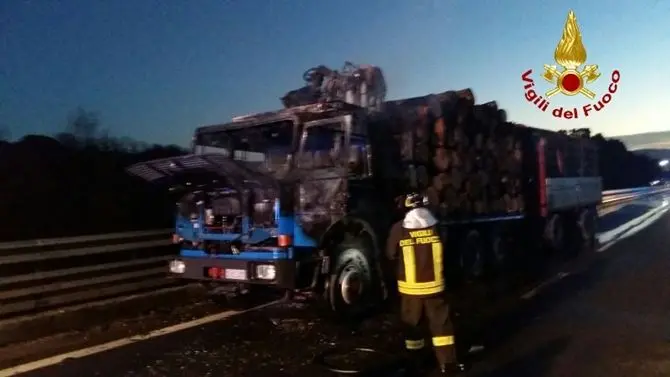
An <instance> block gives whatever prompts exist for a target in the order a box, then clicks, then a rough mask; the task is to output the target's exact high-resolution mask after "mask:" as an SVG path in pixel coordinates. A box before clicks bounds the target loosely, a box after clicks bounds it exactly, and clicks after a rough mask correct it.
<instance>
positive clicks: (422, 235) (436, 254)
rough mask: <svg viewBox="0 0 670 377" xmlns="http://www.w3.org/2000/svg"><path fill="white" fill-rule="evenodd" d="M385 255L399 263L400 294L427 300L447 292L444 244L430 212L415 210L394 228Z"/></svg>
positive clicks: (421, 209) (420, 209) (423, 209)
mask: <svg viewBox="0 0 670 377" xmlns="http://www.w3.org/2000/svg"><path fill="white" fill-rule="evenodd" d="M386 254H387V257H388V258H389V259H390V260H394V261H397V278H398V291H399V292H400V293H401V294H404V295H409V296H414V297H416V296H425V297H428V296H433V295H435V294H438V293H441V292H443V291H444V273H443V268H444V266H443V261H444V258H443V257H444V250H443V244H442V240H441V239H440V236H439V233H438V227H437V220H436V219H435V218H434V217H433V216H432V214H431V213H430V211H428V210H427V209H425V208H416V209H413V210H411V211H409V212H408V213H407V215H406V216H405V218H404V219H403V220H402V221H399V222H398V223H396V224H394V225H393V227H392V228H391V232H390V234H389V238H388V241H387V244H386Z"/></svg>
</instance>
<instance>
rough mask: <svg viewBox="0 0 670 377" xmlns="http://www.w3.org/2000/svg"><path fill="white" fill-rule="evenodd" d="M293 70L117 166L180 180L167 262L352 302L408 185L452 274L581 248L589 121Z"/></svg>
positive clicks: (228, 281)
mask: <svg viewBox="0 0 670 377" xmlns="http://www.w3.org/2000/svg"><path fill="white" fill-rule="evenodd" d="M305 79H306V81H307V85H306V86H305V87H304V88H301V89H299V90H296V91H292V92H289V93H288V94H287V95H286V96H284V97H283V98H282V101H283V103H284V106H285V107H284V108H283V109H280V110H277V111H274V112H267V113H260V114H254V115H249V116H244V117H238V118H234V119H233V121H232V122H230V123H228V124H223V125H212V126H206V127H201V128H198V129H197V130H196V131H195V135H194V137H193V145H192V153H191V154H189V155H186V156H181V157H175V158H167V159H160V160H153V161H148V162H144V163H139V164H136V165H134V166H132V167H130V168H128V171H129V172H130V173H131V174H134V175H136V176H139V177H142V178H144V179H146V180H147V181H150V182H155V183H158V184H165V185H169V186H170V187H171V188H172V189H174V190H176V191H178V192H181V195H182V197H181V200H180V201H179V202H178V204H177V206H178V209H177V216H176V229H175V233H174V237H173V241H174V243H176V244H178V245H179V248H180V252H179V256H178V258H176V259H175V260H174V261H172V262H171V263H170V272H171V273H173V274H175V275H178V276H181V277H182V278H184V279H190V280H194V281H201V282H203V283H206V284H209V285H218V286H221V287H227V288H230V289H236V290H246V289H248V288H249V287H254V286H272V287H276V288H277V289H282V290H286V291H287V292H295V291H296V290H306V291H310V292H315V293H317V294H318V296H320V297H323V298H324V299H325V300H326V302H327V303H328V304H329V306H330V307H331V308H332V310H333V311H334V312H336V313H338V314H341V315H351V314H355V313H361V312H364V311H366V310H367V309H370V308H371V307H374V306H375V305H377V304H379V303H380V301H381V300H382V299H383V298H384V295H383V291H384V287H385V286H388V285H389V284H391V285H392V284H393V277H392V276H388V274H387V273H386V271H388V269H387V268H386V267H385V266H386V263H385V261H384V259H383V254H384V253H383V248H384V245H385V242H386V237H387V232H388V230H389V229H390V226H391V224H392V223H393V222H394V221H397V220H398V219H399V218H400V217H399V216H401V215H402V214H401V211H400V208H399V200H398V199H399V198H401V197H402V196H403V195H404V194H406V193H407V192H410V191H418V192H421V193H424V194H425V195H426V196H427V197H428V198H429V205H430V206H431V207H432V209H433V210H434V211H435V213H437V214H438V215H439V219H440V229H441V232H442V233H443V234H442V237H443V239H444V240H445V242H446V252H447V258H445V263H446V266H445V269H444V271H445V274H446V275H447V276H445V277H446V279H447V281H448V282H449V284H451V285H452V286H454V287H459V286H462V285H463V284H464V283H465V282H471V281H490V280H491V277H492V276H495V277H496V278H503V279H504V278H506V277H509V276H510V275H511V274H513V275H523V276H534V275H536V274H537V273H538V272H539V271H542V270H543V268H544V266H545V265H546V263H548V261H550V260H555V259H556V258H555V256H557V255H558V256H559V257H560V256H565V258H569V257H573V256H574V255H575V254H578V252H579V251H582V250H590V249H592V248H593V245H594V242H595V221H596V216H597V213H596V205H597V204H598V203H599V202H600V200H601V196H602V193H601V179H600V177H599V176H598V169H597V167H598V162H597V150H596V149H595V146H594V144H593V143H592V142H591V141H590V139H589V136H588V135H587V134H586V135H585V134H584V133H583V132H582V133H579V132H573V133H572V134H570V135H568V134H564V133H563V134H562V133H556V132H551V131H546V130H541V129H536V128H532V127H526V126H522V125H519V124H515V123H511V122H508V121H507V119H506V114H505V112H504V111H503V110H501V109H498V107H497V105H496V103H494V102H489V103H486V104H481V105H475V103H474V96H473V94H472V91H470V90H469V89H466V90H460V91H447V92H444V93H440V94H430V95H426V96H422V97H416V98H410V99H403V100H395V101H386V100H385V99H384V97H385V91H386V86H385V83H384V79H383V76H382V74H381V70H379V69H378V68H376V67H371V66H353V65H349V66H346V67H345V69H344V70H342V72H337V71H332V70H328V69H326V68H325V67H317V68H315V69H312V70H310V71H308V72H306V74H305ZM392 289H393V288H392V287H390V289H389V290H391V291H392Z"/></svg>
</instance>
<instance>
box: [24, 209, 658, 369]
mask: <svg viewBox="0 0 670 377" xmlns="http://www.w3.org/2000/svg"><path fill="white" fill-rule="evenodd" d="M669 232H670V216H669V215H665V216H663V217H662V218H661V219H660V220H659V221H657V222H655V223H654V224H652V225H651V226H649V227H648V228H647V229H645V230H643V231H641V232H640V233H638V234H636V235H633V236H631V237H629V238H626V239H623V240H622V241H620V242H619V243H617V244H616V245H614V246H613V247H611V248H609V249H607V250H606V252H603V253H599V254H597V255H596V256H594V258H595V261H593V263H588V264H586V263H581V264H578V265H576V266H574V270H572V271H570V272H572V274H571V275H570V276H568V277H567V278H565V279H563V280H562V281H561V282H560V283H558V284H555V285H552V286H551V287H549V288H548V289H545V290H544V291H543V292H542V293H541V294H539V295H537V296H535V297H534V298H533V299H532V300H529V301H528V303H527V304H526V305H525V306H524V307H522V308H521V309H519V311H518V312H516V313H512V314H511V315H509V316H505V317H503V318H501V319H500V320H499V321H498V322H495V323H492V324H490V328H491V329H495V331H488V332H486V334H487V339H486V340H487V342H486V343H487V344H488V345H489V347H488V350H487V352H485V353H484V354H482V355H481V360H478V361H476V363H475V366H474V368H473V370H472V371H471V373H470V374H469V375H471V376H478V377H497V376H501V377H502V376H534V377H553V376H566V375H569V376H571V377H573V376H574V377H579V376H585V377H591V376H612V377H618V376H626V377H628V376H638V375H644V376H667V375H670V359H668V357H667V355H668V354H669V353H670V342H669V341H670V332H669V331H670V323H668V321H667V318H668V313H669V312H670V285H668V284H667V281H668V277H669V273H668V266H670V238H668V237H667V235H668V234H669ZM305 306H306V305H301V304H292V305H278V306H275V307H272V308H268V309H264V310H262V311H257V312H251V313H246V314H243V315H240V316H236V317H233V318H230V319H229V320H227V321H219V322H214V323H210V324H207V325H204V326H202V327H197V328H192V329H189V330H185V331H182V332H176V333H172V334H169V335H165V336H162V337H157V338H152V339H149V340H145V341H139V342H136V343H134V344H131V345H127V346H125V347H122V348H118V349H114V350H111V351H107V352H104V353H100V354H95V355H91V356H88V357H85V358H82V359H74V360H68V361H66V362H64V363H62V364H60V365H56V366H51V367H47V368H44V369H41V370H36V371H34V372H30V373H26V374H23V376H25V377H33V376H46V377H56V376H74V375H87V376H210V375H212V376H213V375H224V376H258V375H271V376H297V375H301V374H305V373H307V374H311V375H313V376H329V375H331V374H329V373H328V372H326V371H324V370H323V369H321V368H319V367H317V366H315V365H313V364H312V363H311V359H312V357H313V356H314V355H315V354H316V353H318V352H319V351H321V350H325V349H327V348H329V347H330V345H331V344H339V345H344V346H353V345H358V346H374V347H377V348H379V349H382V350H387V351H393V352H394V351H396V350H397V349H398V347H399V346H400V345H401V344H402V342H401V337H400V334H399V329H398V326H397V324H396V322H395V318H394V316H393V315H385V316H383V317H382V318H377V319H375V320H371V321H367V322H365V323H363V324H362V325H361V326H359V327H358V328H352V327H347V326H344V325H340V326H338V325H333V324H329V323H327V322H326V321H325V320H323V319H320V318H318V316H317V315H316V314H315V313H314V311H313V310H309V309H307V308H306V307H305Z"/></svg>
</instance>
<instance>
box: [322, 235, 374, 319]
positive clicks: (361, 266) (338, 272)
mask: <svg viewBox="0 0 670 377" xmlns="http://www.w3.org/2000/svg"><path fill="white" fill-rule="evenodd" d="M372 254H373V250H372V249H371V246H370V245H369V244H368V243H367V242H365V240H364V239H362V238H354V239H351V240H345V241H342V242H341V243H340V244H339V245H337V246H336V249H335V250H334V253H333V254H332V255H333V256H334V260H333V262H334V263H333V267H334V268H333V270H332V273H331V275H330V278H329V281H328V301H329V304H330V307H331V310H332V311H333V312H334V313H335V315H336V316H338V317H341V318H352V317H358V316H361V315H364V314H366V312H368V311H369V310H370V309H372V308H373V307H374V305H375V304H376V303H378V301H379V297H377V296H379V295H376V294H375V293H379V294H381V292H377V291H378V289H376V288H377V287H376V286H375V284H374V282H375V281H376V280H378V279H377V277H376V276H377V274H375V273H374V272H373V266H374V264H373V263H372V261H371V260H370V257H369V255H372Z"/></svg>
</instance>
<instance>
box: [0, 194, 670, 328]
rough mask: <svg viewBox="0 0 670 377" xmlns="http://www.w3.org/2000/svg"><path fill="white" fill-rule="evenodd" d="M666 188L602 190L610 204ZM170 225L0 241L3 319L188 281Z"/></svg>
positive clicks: (604, 197) (1, 312)
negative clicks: (176, 263)
mask: <svg viewBox="0 0 670 377" xmlns="http://www.w3.org/2000/svg"><path fill="white" fill-rule="evenodd" d="M665 191H670V188H665V187H660V188H658V187H647V188H633V189H627V190H613V191H606V192H604V193H603V200H602V206H607V207H611V206H612V205H617V204H621V203H625V202H626V201H630V200H634V199H636V198H640V197H642V196H645V195H650V194H657V193H660V192H665ZM171 232H172V229H159V230H149V231H139V232H126V233H113V234H103V235H91V236H80V237H69V238H55V239H42V240H31V241H16V242H6V243H0V319H1V318H9V317H13V316H19V315H24V314H33V313H37V312H42V311H46V310H52V309H60V308H67V307H70V306H74V305H82V304H86V303H94V302H96V301H101V300H107V299H111V298H114V297H124V296H127V295H133V294H139V293H142V292H150V291H154V290H158V289H162V288H169V287H175V286H179V285H185V284H184V283H183V282H181V281H180V280H177V279H168V278H166V277H167V268H166V262H167V261H168V260H169V259H170V258H171V257H173V256H174V254H175V253H176V250H175V249H174V248H172V247H170V246H169V245H170V243H169V242H170V241H169V239H170V238H169V235H170V233H171Z"/></svg>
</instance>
